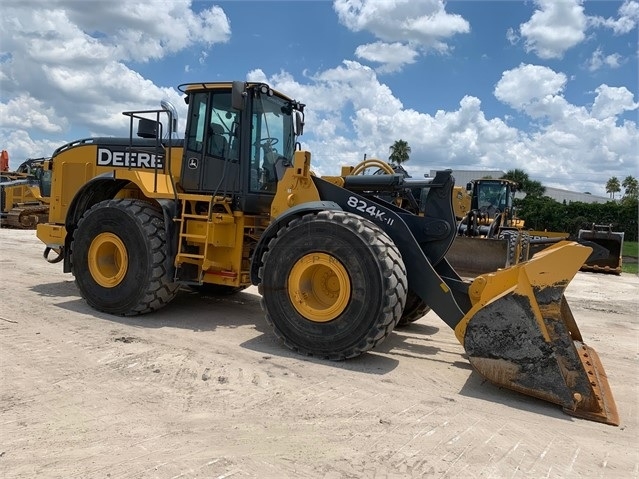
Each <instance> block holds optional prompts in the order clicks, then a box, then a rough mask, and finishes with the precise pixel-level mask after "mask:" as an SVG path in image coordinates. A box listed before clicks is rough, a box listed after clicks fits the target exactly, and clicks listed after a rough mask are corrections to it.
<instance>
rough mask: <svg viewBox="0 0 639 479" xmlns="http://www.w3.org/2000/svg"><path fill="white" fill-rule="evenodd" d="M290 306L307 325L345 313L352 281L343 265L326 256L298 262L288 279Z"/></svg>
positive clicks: (306, 257)
mask: <svg viewBox="0 0 639 479" xmlns="http://www.w3.org/2000/svg"><path fill="white" fill-rule="evenodd" d="M288 295H289V298H290V300H291V303H293V306H294V307H295V309H296V310H297V312H298V313H300V314H301V315H302V316H304V317H305V318H306V319H308V320H309V321H315V322H318V323H324V322H327V321H332V320H333V319H335V318H337V317H338V316H339V315H340V314H342V313H343V312H344V310H345V309H346V306H348V303H349V301H350V299H351V281H350V278H349V276H348V273H347V272H346V268H345V267H344V265H343V264H342V263H341V262H339V261H338V260H337V259H335V258H334V257H333V256H331V255H329V254H326V253H311V254H307V255H306V256H303V257H302V258H300V259H299V260H298V261H297V262H296V263H295V264H294V265H293V268H292V269H291V272H290V274H289V277H288Z"/></svg>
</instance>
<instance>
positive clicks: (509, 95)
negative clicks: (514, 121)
mask: <svg viewBox="0 0 639 479" xmlns="http://www.w3.org/2000/svg"><path fill="white" fill-rule="evenodd" d="M566 81H567V79H566V75H564V74H563V73H556V72H555V71H554V70H552V69H551V68H548V67H544V66H539V65H527V64H523V63H522V64H521V65H519V66H518V67H517V68H514V69H512V70H508V71H505V72H503V73H502V76H501V79H500V80H499V81H498V82H497V84H496V85H495V91H494V93H495V97H496V98H497V99H498V100H500V101H501V102H503V103H506V104H507V105H510V106H511V107H512V108H514V109H516V110H526V109H529V108H530V107H531V106H532V105H534V104H539V103H540V102H544V101H549V100H550V99H551V98H552V97H554V96H556V95H557V94H559V93H561V92H562V91H563V89H564V87H565V86H566Z"/></svg>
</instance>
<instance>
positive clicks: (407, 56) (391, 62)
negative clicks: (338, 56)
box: [355, 42, 419, 73]
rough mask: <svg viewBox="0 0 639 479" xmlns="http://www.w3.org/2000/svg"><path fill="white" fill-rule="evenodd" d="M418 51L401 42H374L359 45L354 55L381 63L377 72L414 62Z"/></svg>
mask: <svg viewBox="0 0 639 479" xmlns="http://www.w3.org/2000/svg"><path fill="white" fill-rule="evenodd" d="M418 55H419V53H418V52H417V51H416V50H415V49H414V48H412V47H410V46H409V45H405V44H403V43H398V42H395V43H384V42H375V43H369V44H366V45H360V46H358V47H357V49H356V50H355V56H356V57H358V58H362V59H364V60H368V61H371V62H376V63H381V64H382V66H381V67H380V68H379V69H378V72H379V73H392V72H396V71H399V70H400V69H401V68H402V66H404V65H408V64H411V63H415V59H416V57H417V56H418Z"/></svg>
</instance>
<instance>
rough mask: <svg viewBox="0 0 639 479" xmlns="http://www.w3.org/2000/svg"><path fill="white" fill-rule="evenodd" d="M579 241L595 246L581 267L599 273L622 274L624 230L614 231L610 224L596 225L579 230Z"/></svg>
mask: <svg viewBox="0 0 639 479" xmlns="http://www.w3.org/2000/svg"><path fill="white" fill-rule="evenodd" d="M578 238H579V242H580V243H581V244H584V245H586V246H591V247H592V248H593V253H592V254H591V255H590V256H589V257H588V258H586V261H584V264H583V265H582V267H581V269H582V270H584V271H594V272H597V273H612V274H621V261H622V256H621V255H622V249H623V238H624V233H623V232H617V231H612V229H611V228H610V227H609V226H600V225H594V226H593V227H592V229H589V230H579V236H578Z"/></svg>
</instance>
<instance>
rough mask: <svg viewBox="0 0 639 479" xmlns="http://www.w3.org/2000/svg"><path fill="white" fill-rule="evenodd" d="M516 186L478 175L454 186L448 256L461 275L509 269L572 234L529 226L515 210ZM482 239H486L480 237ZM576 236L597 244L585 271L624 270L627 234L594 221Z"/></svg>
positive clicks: (508, 181)
mask: <svg viewBox="0 0 639 479" xmlns="http://www.w3.org/2000/svg"><path fill="white" fill-rule="evenodd" d="M516 191H517V183H515V182H513V181H510V180H506V179H480V180H474V181H471V182H470V183H468V185H467V186H466V191H464V190H462V188H461V187H455V192H454V195H453V198H454V199H453V205H454V209H455V216H456V217H457V220H458V221H459V223H458V228H457V232H458V237H457V238H456V240H455V242H454V243H453V245H452V246H451V248H450V249H449V251H448V253H447V256H446V258H447V260H448V261H449V262H450V263H451V264H452V265H453V267H454V268H455V269H456V270H457V271H458V272H459V273H460V274H463V275H466V276H476V275H478V274H483V273H487V272H491V271H494V270H495V269H497V268H504V267H506V268H507V267H509V266H511V265H514V264H517V263H518V262H520V261H525V260H527V259H528V258H529V257H531V256H533V255H534V254H535V253H537V252H539V251H542V250H543V249H545V248H547V247H548V246H549V245H552V244H555V243H557V242H559V241H562V240H568V239H569V236H570V234H569V233H566V232H555V231H533V230H527V229H525V226H524V220H522V219H521V218H518V217H517V215H516V214H515V208H514V205H513V203H514V197H515V193H516ZM478 238H479V239H482V240H484V241H479V242H478V241H475V240H476V239H478ZM575 241H576V242H577V243H579V244H582V245H585V246H588V247H590V248H592V252H591V253H590V255H589V256H588V257H587V258H586V260H585V261H584V263H583V265H582V266H581V268H580V269H581V270H583V271H594V272H606V273H615V274H619V273H621V258H622V257H621V250H622V245H623V233H618V232H613V231H611V228H610V227H607V228H606V227H603V226H594V225H593V227H592V229H591V230H580V231H579V235H578V237H577V238H576V239H575Z"/></svg>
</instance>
